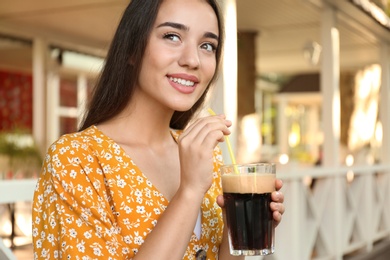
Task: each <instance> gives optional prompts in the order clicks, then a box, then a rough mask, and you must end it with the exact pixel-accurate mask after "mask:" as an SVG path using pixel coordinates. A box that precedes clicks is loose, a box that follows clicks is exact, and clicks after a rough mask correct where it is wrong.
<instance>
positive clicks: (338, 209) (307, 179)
mask: <svg viewBox="0 0 390 260" xmlns="http://www.w3.org/2000/svg"><path fill="white" fill-rule="evenodd" d="M277 175H278V177H279V178H281V179H282V180H283V181H284V187H283V193H284V195H285V206H286V212H285V214H284V216H283V221H282V223H281V224H280V225H279V226H278V227H277V230H276V250H275V251H276V253H275V254H273V255H272V256H268V257H264V259H267V260H268V259H275V260H284V259H289V260H306V259H316V260H319V259H321V260H322V259H329V260H330V259H332V260H340V259H343V257H344V256H346V255H350V254H352V253H366V252H370V251H371V250H372V248H373V246H374V243H376V242H379V241H381V240H384V239H389V238H390V207H389V202H390V165H372V166H361V167H339V168H322V167H318V168H304V169H301V168H290V169H288V170H287V169H283V168H282V167H280V169H279V170H278V174H277ZM311 180H313V181H311ZM247 259H248V260H249V259H251V260H254V259H261V257H247Z"/></svg>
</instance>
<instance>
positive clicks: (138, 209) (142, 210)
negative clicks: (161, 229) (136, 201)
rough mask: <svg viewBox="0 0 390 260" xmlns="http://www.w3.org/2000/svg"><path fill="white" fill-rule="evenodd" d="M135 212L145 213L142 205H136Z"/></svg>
mask: <svg viewBox="0 0 390 260" xmlns="http://www.w3.org/2000/svg"><path fill="white" fill-rule="evenodd" d="M136 212H137V213H139V214H144V213H145V207H144V206H137V210H136Z"/></svg>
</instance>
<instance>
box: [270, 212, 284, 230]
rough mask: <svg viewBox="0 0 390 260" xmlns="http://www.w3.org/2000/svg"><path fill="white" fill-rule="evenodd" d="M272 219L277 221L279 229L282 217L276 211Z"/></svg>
mask: <svg viewBox="0 0 390 260" xmlns="http://www.w3.org/2000/svg"><path fill="white" fill-rule="evenodd" d="M272 217H273V218H274V221H275V227H277V226H278V225H279V223H280V222H281V221H282V215H281V214H280V213H279V212H278V211H274V212H273V213H272Z"/></svg>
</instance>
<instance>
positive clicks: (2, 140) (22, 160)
mask: <svg viewBox="0 0 390 260" xmlns="http://www.w3.org/2000/svg"><path fill="white" fill-rule="evenodd" d="M0 155H4V156H7V157H8V158H9V162H10V166H11V167H13V166H14V165H15V164H18V165H20V164H31V163H32V164H34V165H32V166H37V165H40V164H41V163H42V156H41V153H40V151H39V149H38V147H37V146H36V144H35V142H34V140H33V138H32V136H31V134H28V133H27V132H26V131H23V130H21V129H16V130H14V131H12V132H2V133H0Z"/></svg>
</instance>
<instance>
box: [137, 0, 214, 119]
mask: <svg viewBox="0 0 390 260" xmlns="http://www.w3.org/2000/svg"><path fill="white" fill-rule="evenodd" d="M218 37H219V32H218V21H217V17H216V14H215V13H214V11H213V9H212V8H211V6H210V5H209V4H208V3H207V2H206V1H204V0H186V1H183V0H164V1H163V2H162V4H161V6H160V10H159V12H158V15H157V18H156V21H155V23H154V25H153V28H152V30H151V34H150V36H149V41H148V44H147V47H146V50H145V54H144V57H143V60H142V67H141V72H140V75H139V80H138V88H137V91H136V93H135V96H137V94H141V95H142V96H143V97H144V98H147V99H148V102H154V103H155V104H156V105H160V106H162V107H163V108H165V109H169V110H176V111H186V110H189V109H190V108H191V107H192V106H193V105H194V104H195V102H196V101H197V100H198V99H199V98H200V96H201V95H202V94H203V92H204V91H205V89H206V87H207V86H208V84H209V82H210V80H211V79H212V77H213V75H214V73H215V69H216V53H215V50H216V47H217V45H218ZM137 92H138V93H137ZM135 98H136V97H135Z"/></svg>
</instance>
